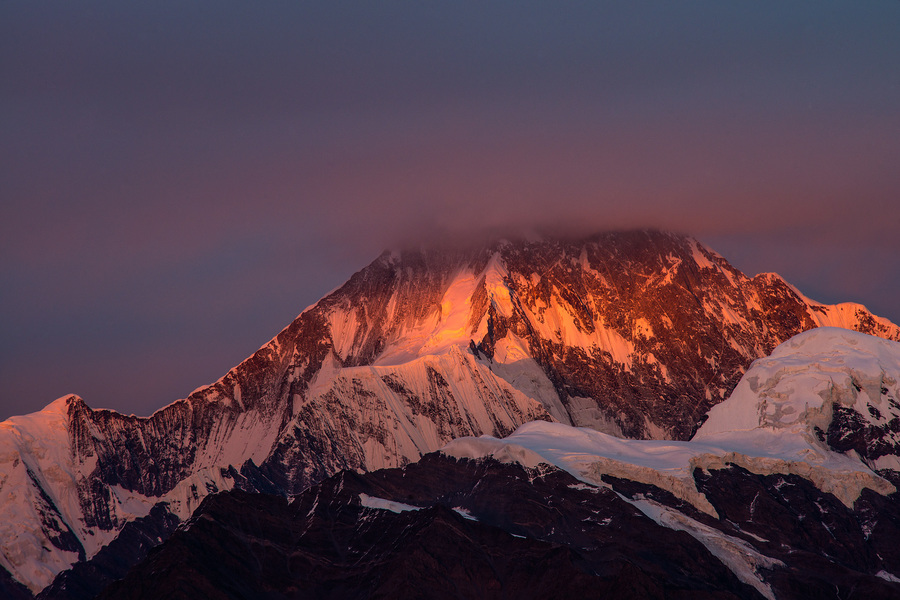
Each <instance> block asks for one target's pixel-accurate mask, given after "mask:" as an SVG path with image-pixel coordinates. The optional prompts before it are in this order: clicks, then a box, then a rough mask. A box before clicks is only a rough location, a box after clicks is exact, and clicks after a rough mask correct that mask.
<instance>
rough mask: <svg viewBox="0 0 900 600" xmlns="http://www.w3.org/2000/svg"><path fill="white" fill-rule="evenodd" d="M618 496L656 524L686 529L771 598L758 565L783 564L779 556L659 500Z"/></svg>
mask: <svg viewBox="0 0 900 600" xmlns="http://www.w3.org/2000/svg"><path fill="white" fill-rule="evenodd" d="M619 497H620V498H622V500H624V501H625V502H628V503H629V504H632V505H634V506H635V507H637V508H638V510H640V511H641V512H642V513H644V514H645V515H647V516H648V517H650V518H651V519H653V520H654V521H656V523H657V524H658V525H662V526H663V527H668V528H669V529H675V530H677V531H685V532H687V533H688V534H690V535H691V536H692V537H693V538H694V539H696V540H697V541H698V542H700V543H701V544H703V545H704V546H706V549H707V550H709V551H710V553H711V554H712V555H713V556H715V557H716V558H718V559H719V560H721V561H722V563H723V564H724V565H726V566H727V567H728V568H729V569H730V570H731V572H732V573H734V574H735V575H736V576H737V578H738V579H740V580H741V581H743V582H744V583H746V584H747V585H750V586H752V587H753V588H755V589H756V591H758V592H759V593H760V594H762V595H763V596H764V597H765V598H768V600H775V595H774V593H773V592H772V587H771V586H770V585H769V584H767V583H766V582H765V581H763V579H762V578H761V577H760V575H759V568H760V567H763V568H766V569H771V568H772V567H775V566H783V565H784V563H782V562H781V561H780V560H775V559H773V558H769V557H768V556H766V555H764V554H760V553H759V552H757V551H756V549H755V548H753V546H751V545H750V544H748V543H747V542H745V541H743V540H741V539H738V538H736V537H732V536H730V535H726V534H724V533H722V532H721V531H718V530H717V529H714V528H712V527H710V526H708V525H704V524H703V523H700V522H699V521H696V520H695V519H692V518H690V517H688V516H687V515H685V514H683V513H681V512H679V511H677V510H672V509H671V508H669V507H667V506H664V505H662V504H660V503H659V502H654V501H653V500H649V499H642V500H631V499H629V498H626V497H625V496H622V495H621V494H620V495H619Z"/></svg>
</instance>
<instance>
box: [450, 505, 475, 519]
mask: <svg viewBox="0 0 900 600" xmlns="http://www.w3.org/2000/svg"><path fill="white" fill-rule="evenodd" d="M453 512H455V513H456V514H458V515H459V516H461V517H462V518H464V519H468V520H470V521H477V520H478V517H476V516H474V515H473V514H472V513H471V512H469V511H468V510H466V509H465V508H463V507H461V506H454V507H453Z"/></svg>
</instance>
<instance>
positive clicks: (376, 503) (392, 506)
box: [359, 494, 422, 514]
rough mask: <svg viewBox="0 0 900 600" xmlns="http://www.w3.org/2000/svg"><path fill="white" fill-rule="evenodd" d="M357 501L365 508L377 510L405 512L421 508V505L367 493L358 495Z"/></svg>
mask: <svg viewBox="0 0 900 600" xmlns="http://www.w3.org/2000/svg"><path fill="white" fill-rule="evenodd" d="M359 503H360V504H362V505H363V506H365V507H366V508H375V509H378V510H389V511H391V512H395V513H398V514H399V513H402V512H407V511H410V510H422V507H421V506H413V505H411V504H404V503H402V502H394V501H393V500H386V499H384V498H376V497H375V496H369V495H368V494H360V495H359Z"/></svg>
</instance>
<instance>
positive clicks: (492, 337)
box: [0, 231, 900, 591]
mask: <svg viewBox="0 0 900 600" xmlns="http://www.w3.org/2000/svg"><path fill="white" fill-rule="evenodd" d="M819 326H836V327H842V328H847V329H853V330H856V331H860V332H863V333H868V334H871V335H876V336H880V337H883V338H886V339H890V340H900V328H898V327H897V326H896V325H894V324H893V323H891V322H889V321H887V320H885V319H882V318H879V317H876V316H873V315H872V314H870V313H869V312H868V311H867V310H866V309H865V308H864V307H863V306H861V305H858V304H849V303H848V304H839V305H834V306H828V305H822V304H819V303H817V302H814V301H812V300H810V299H808V298H806V297H805V296H803V295H802V294H801V293H800V292H798V291H797V290H795V289H794V288H793V287H792V286H790V285H789V284H788V283H786V282H785V281H784V280H783V279H782V278H781V277H779V276H777V275H774V274H764V275H757V276H756V277H753V278H749V277H747V276H745V275H744V274H743V273H741V272H740V271H738V270H736V269H735V268H734V267H732V266H731V265H730V264H728V262H727V261H726V260H725V259H724V258H722V257H721V256H719V255H718V254H716V253H715V252H713V251H711V250H709V249H708V248H706V247H704V246H703V245H701V244H700V243H699V242H697V241H696V240H694V239H692V238H690V237H685V236H680V235H674V234H670V233H661V232H655V231H638V232H625V233H606V234H599V235H595V236H591V237H588V238H584V239H577V240H574V239H540V240H497V241H494V242H492V243H488V244H485V245H483V246H479V247H475V248H466V249H452V250H448V249H442V250H428V249H425V250H416V251H402V252H390V253H385V254H383V255H382V256H380V257H379V258H378V259H376V260H375V261H374V262H373V263H372V264H370V265H369V266H367V267H366V268H364V269H363V270H361V271H359V272H358V273H356V274H355V275H353V277H351V278H350V280H349V281H348V282H347V283H346V284H344V285H343V286H342V287H340V288H339V289H337V290H335V291H334V292H332V293H331V294H329V295H328V296H326V297H325V298H323V299H322V300H320V301H319V302H318V303H317V304H315V305H313V306H312V307H310V308H309V309H307V310H305V311H304V312H303V313H301V314H300V315H299V316H298V317H297V318H296V319H295V320H294V321H293V322H292V323H291V324H290V325H289V326H288V327H287V328H285V329H284V330H283V331H281V332H280V333H279V334H278V335H277V336H276V337H275V338H274V339H273V340H272V341H271V342H269V343H268V344H266V345H265V346H263V347H262V348H261V349H260V350H258V351H257V352H256V353H255V354H253V355H252V356H251V357H250V358H248V359H247V360H245V361H244V362H242V363H241V364H240V365H238V366H237V367H235V368H234V369H232V370H231V371H229V372H228V373H227V374H226V375H225V376H224V377H222V378H221V379H220V380H219V381H217V382H215V383H213V384H211V385H209V386H206V387H203V388H200V389H199V390H197V391H195V392H194V393H192V394H191V395H190V396H189V397H188V398H187V399H184V400H179V401H177V402H174V403H172V404H170V405H168V406H166V407H164V408H162V409H160V410H158V411H157V412H156V413H154V414H153V415H151V416H150V417H146V418H139V417H134V416H124V415H121V414H118V413H116V412H114V411H109V410H92V409H90V408H89V407H88V406H87V405H86V404H85V402H84V401H83V400H81V399H80V398H78V397H76V396H70V397H66V398H62V399H60V400H57V401H56V402H54V403H53V404H51V405H50V406H48V407H47V408H46V409H45V410H44V411H41V412H39V413H34V414H32V415H28V416H24V417H13V418H11V419H9V420H7V421H5V422H3V423H2V424H0V462H2V472H3V473H4V475H5V477H4V478H3V479H2V480H0V498H2V504H0V539H2V540H3V541H2V544H3V545H2V548H0V566H2V567H3V568H5V569H6V570H7V571H8V572H9V573H10V574H11V575H12V576H13V577H14V578H15V579H16V580H18V581H20V582H22V583H24V584H26V585H27V586H28V587H29V588H30V589H31V590H32V591H38V590H41V589H43V588H44V587H46V586H47V585H48V584H50V583H51V581H52V580H53V578H54V577H55V576H56V575H57V574H58V573H59V572H60V571H63V570H65V569H67V568H69V566H70V565H72V564H74V563H76V562H79V561H84V560H85V559H88V558H90V557H92V556H94V555H96V554H97V552H98V551H99V550H100V548H101V547H102V546H104V545H105V544H108V543H110V542H111V541H113V540H114V539H115V538H116V536H117V535H118V534H119V532H120V531H122V530H123V527H124V526H125V524H126V523H129V522H131V521H133V520H135V519H137V518H143V517H145V516H147V515H149V514H150V513H151V509H152V508H153V507H154V506H155V505H157V504H158V503H161V502H164V503H166V504H165V507H164V509H165V511H167V514H170V515H172V516H173V517H175V518H176V520H177V519H185V518H187V517H188V516H189V515H190V514H191V513H192V512H193V511H194V509H195V508H196V507H197V506H198V505H199V503H200V501H201V500H202V499H203V498H204V497H205V496H207V495H208V494H210V493H214V492H217V491H221V490H226V489H231V488H234V487H239V488H243V489H247V490H264V491H272V492H276V493H282V494H294V493H299V492H301V491H302V490H304V489H307V488H308V487H309V486H311V485H313V484H315V483H317V482H319V481H322V480H323V479H325V478H326V477H328V476H330V475H333V474H335V473H337V472H338V471H340V470H342V469H351V470H356V471H370V470H373V469H378V468H383V467H400V466H403V465H406V464H407V463H409V462H411V461H416V460H418V459H419V458H420V457H421V456H422V455H423V454H425V453H428V452H431V451H434V450H437V449H439V448H441V447H442V446H444V445H445V444H447V443H448V442H450V441H451V440H453V439H455V438H460V437H464V436H480V435H485V434H486V435H490V436H494V437H498V438H499V437H504V436H506V435H508V434H510V433H512V432H513V431H514V430H515V429H516V428H517V427H519V426H520V425H522V424H524V423H527V422H530V421H535V420H544V421H558V422H560V423H563V424H567V425H574V426H579V427H589V428H592V429H595V430H597V431H600V432H604V433H606V434H612V435H615V436H619V437H629V438H642V439H673V440H687V439H689V438H690V437H691V436H692V435H693V434H694V433H695V432H696V431H697V430H698V428H699V427H700V426H701V425H702V424H703V422H704V420H705V418H706V413H707V411H708V410H709V409H710V408H712V407H713V406H715V405H717V404H718V403H720V402H722V401H723V400H724V399H725V398H726V397H727V396H728V395H729V394H730V393H731V391H732V390H733V389H734V388H735V386H736V385H737V383H738V381H739V380H740V378H741V376H742V375H743V374H744V372H745V371H746V370H747V368H748V367H749V366H750V364H751V362H752V361H753V360H755V359H757V358H760V357H763V356H765V355H767V354H768V353H770V352H771V351H772V350H773V349H774V348H775V347H776V346H777V345H778V344H780V343H782V342H784V341H785V340H787V339H788V338H790V337H792V336H794V335H795V334H797V333H800V332H802V331H805V330H808V329H812V328H815V327H819Z"/></svg>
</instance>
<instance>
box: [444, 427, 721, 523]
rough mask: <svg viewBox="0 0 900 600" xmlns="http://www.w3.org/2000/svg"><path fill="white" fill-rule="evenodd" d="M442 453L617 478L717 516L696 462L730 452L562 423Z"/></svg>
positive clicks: (588, 479)
mask: <svg viewBox="0 0 900 600" xmlns="http://www.w3.org/2000/svg"><path fill="white" fill-rule="evenodd" d="M441 451H442V452H443V453H445V454H448V455H450V456H454V457H456V458H480V457H483V456H492V457H494V458H496V459H498V460H501V461H504V462H511V461H515V462H520V463H522V464H523V465H525V466H527V467H534V466H536V465H537V464H539V463H541V462H545V463H548V464H551V465H555V466H557V467H559V468H561V469H563V470H565V471H567V472H569V473H570V474H571V475H573V476H574V477H576V478H578V479H580V480H581V481H584V482H585V483H590V484H592V485H604V484H603V482H602V480H601V476H602V475H604V474H609V475H613V476H615V477H622V478H627V479H631V480H633V481H638V482H641V483H649V484H652V485H656V486H658V487H660V488H662V489H665V490H668V491H670V492H672V493H673V494H675V495H676V496H678V497H679V498H682V499H683V500H686V501H688V502H690V503H691V504H693V505H694V506H695V507H696V508H697V509H699V510H701V511H703V512H706V513H707V514H710V515H713V516H718V515H716V512H715V509H714V508H713V507H712V505H710V503H709V501H708V500H707V499H706V497H705V496H703V495H702V494H701V493H700V492H698V491H697V489H696V487H695V486H694V482H693V477H692V475H691V473H692V465H691V459H692V458H694V457H695V456H697V455H699V454H702V453H704V452H708V453H722V454H724V453H725V450H724V449H721V448H716V447H714V446H703V447H698V446H697V445H695V444H692V443H691V442H674V441H662V440H628V439H622V438H618V437H615V436H612V435H608V434H605V433H600V432H599V431H594V430H593V429H587V428H584V427H570V426H568V425H563V424H560V423H541V422H534V423H526V424H525V425H523V426H522V427H520V428H519V429H517V430H516V431H515V433H513V434H512V435H511V436H509V437H507V438H505V439H497V438H493V437H490V436H482V437H480V438H478V439H472V438H461V439H456V440H453V441H452V442H450V443H449V444H447V445H446V446H444V447H443V448H442V449H441Z"/></svg>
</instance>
